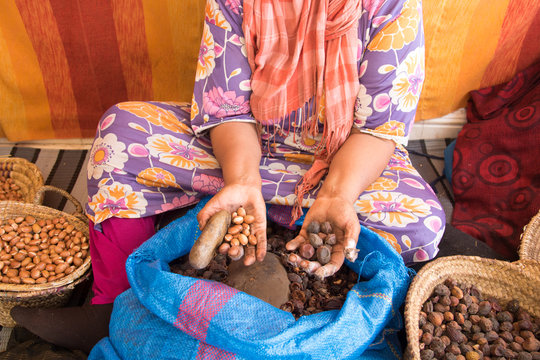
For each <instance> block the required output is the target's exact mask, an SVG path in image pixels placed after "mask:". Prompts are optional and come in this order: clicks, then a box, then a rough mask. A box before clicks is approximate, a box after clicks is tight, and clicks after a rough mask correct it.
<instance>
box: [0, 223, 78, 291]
mask: <svg viewBox="0 0 540 360" xmlns="http://www.w3.org/2000/svg"><path fill="white" fill-rule="evenodd" d="M0 239H1V240H0V281H1V282H3V283H6V284H43V283H47V282H52V281H55V280H58V279H61V278H63V277H64V276H66V275H69V274H71V273H72V272H73V271H75V269H77V268H78V267H79V266H81V265H82V264H83V263H84V260H85V259H86V257H87V256H88V247H89V246H88V240H87V238H86V236H84V235H83V233H82V232H81V231H79V230H77V229H76V228H75V227H74V226H73V225H71V224H69V222H68V221H66V219H65V218H64V217H58V218H54V219H47V220H43V219H42V220H37V219H36V218H35V217H33V216H30V215H27V216H18V217H15V218H13V219H6V220H4V221H3V222H2V223H1V224H0Z"/></svg>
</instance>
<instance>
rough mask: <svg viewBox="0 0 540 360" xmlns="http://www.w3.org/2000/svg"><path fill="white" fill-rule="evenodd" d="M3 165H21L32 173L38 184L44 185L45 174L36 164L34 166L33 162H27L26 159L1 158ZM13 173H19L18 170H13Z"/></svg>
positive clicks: (0, 161)
mask: <svg viewBox="0 0 540 360" xmlns="http://www.w3.org/2000/svg"><path fill="white" fill-rule="evenodd" d="M1 163H13V164H17V165H21V166H22V167H24V168H25V169H26V170H29V171H31V172H32V173H33V174H34V175H35V176H36V178H37V180H38V182H40V183H41V185H43V174H42V173H41V170H39V168H38V167H37V165H36V164H34V163H33V162H31V161H28V160H26V159H25V158H21V157H0V164H1ZM11 171H17V170H11Z"/></svg>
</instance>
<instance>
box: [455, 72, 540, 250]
mask: <svg viewBox="0 0 540 360" xmlns="http://www.w3.org/2000/svg"><path fill="white" fill-rule="evenodd" d="M467 119H468V123H467V124H466V125H465V126H464V127H463V130H462V131H461V132H460V133H459V135H458V138H457V142H456V148H455V151H454V161H453V171H452V187H453V191H454V194H455V200H456V203H455V208H454V213H453V215H452V225H454V226H455V227H456V228H458V229H460V230H461V231H464V232H466V233H468V234H470V235H472V236H474V237H475V238H477V239H480V240H482V241H484V242H486V243H487V244H488V245H489V246H491V247H492V248H493V249H494V250H496V251H498V252H499V253H501V254H502V255H504V256H506V257H508V258H509V259H515V258H516V257H517V249H518V248H519V244H520V235H521V233H522V232H523V226H524V225H526V224H527V223H528V222H529V221H530V219H531V218H532V217H533V216H534V215H535V214H536V213H537V212H538V210H539V209H540V197H539V193H540V62H539V63H536V64H535V65H533V66H531V67H529V68H527V69H526V70H525V71H523V72H521V73H518V74H517V75H516V76H515V77H514V78H513V79H512V80H511V81H510V82H508V83H506V84H501V85H498V86H494V87H489V88H485V89H481V90H478V91H474V92H472V93H471V99H470V101H469V104H468V106H467Z"/></svg>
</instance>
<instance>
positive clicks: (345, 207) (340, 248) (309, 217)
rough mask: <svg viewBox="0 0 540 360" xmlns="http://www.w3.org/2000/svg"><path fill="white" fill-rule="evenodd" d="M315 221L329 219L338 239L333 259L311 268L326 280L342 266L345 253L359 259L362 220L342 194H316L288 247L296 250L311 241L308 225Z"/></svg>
mask: <svg viewBox="0 0 540 360" xmlns="http://www.w3.org/2000/svg"><path fill="white" fill-rule="evenodd" d="M313 221H318V222H319V223H323V222H325V221H329V222H330V224H331V225H332V229H333V232H334V234H335V235H336V238H337V242H336V244H335V245H333V246H332V255H331V260H330V262H329V263H327V264H326V265H324V266H321V267H319V268H316V267H311V268H312V269H316V270H314V274H315V275H316V276H317V277H319V278H321V279H324V278H326V277H328V276H331V275H334V274H335V273H336V272H337V271H338V270H339V269H340V268H341V266H342V265H343V262H344V261H345V256H347V259H348V260H350V261H354V260H356V255H357V250H356V243H357V242H358V236H359V235H360V223H359V221H358V216H357V214H356V211H355V209H354V206H353V204H352V203H350V202H349V201H347V200H345V199H342V198H339V197H317V199H316V200H315V202H314V203H313V205H312V206H311V207H310V209H309V210H308V212H307V214H306V217H305V220H304V223H303V225H302V229H301V230H300V233H299V234H298V236H297V237H296V238H294V239H293V240H291V241H289V242H288V243H287V244H286V245H285V247H286V249H287V250H289V251H294V250H296V249H298V248H299V247H300V245H302V244H303V243H306V242H309V240H308V232H307V227H308V225H309V224H310V223H311V222H313Z"/></svg>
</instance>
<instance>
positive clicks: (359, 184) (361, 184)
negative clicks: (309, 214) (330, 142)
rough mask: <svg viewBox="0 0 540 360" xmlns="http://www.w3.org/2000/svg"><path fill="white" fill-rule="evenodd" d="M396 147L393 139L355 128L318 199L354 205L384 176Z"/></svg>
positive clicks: (325, 181) (343, 146) (331, 167)
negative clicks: (343, 201) (338, 200)
mask: <svg viewBox="0 0 540 360" xmlns="http://www.w3.org/2000/svg"><path fill="white" fill-rule="evenodd" d="M394 148H395V143H394V142H393V141H392V140H386V139H382V138H378V137H375V136H372V135H369V134H364V133H361V132H359V131H358V130H356V129H353V131H352V132H351V135H350V136H349V137H348V138H347V140H346V141H345V142H344V143H343V145H342V146H341V148H340V149H339V150H338V152H337V153H336V155H335V156H334V159H333V160H332V162H331V164H330V169H329V171H328V175H327V176H326V179H325V180H324V184H323V185H322V187H321V190H320V191H319V194H318V196H317V197H318V198H319V197H327V198H340V199H343V200H345V201H347V202H349V203H351V204H353V203H354V202H355V201H356V200H357V199H358V196H360V194H361V193H362V192H363V191H364V190H365V189H366V188H367V187H368V186H369V185H371V184H372V183H373V182H374V181H375V180H377V178H378V177H379V176H380V175H381V173H382V171H383V170H384V168H385V167H386V165H387V164H388V162H389V161H390V157H391V156H392V154H393V152H394Z"/></svg>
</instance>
